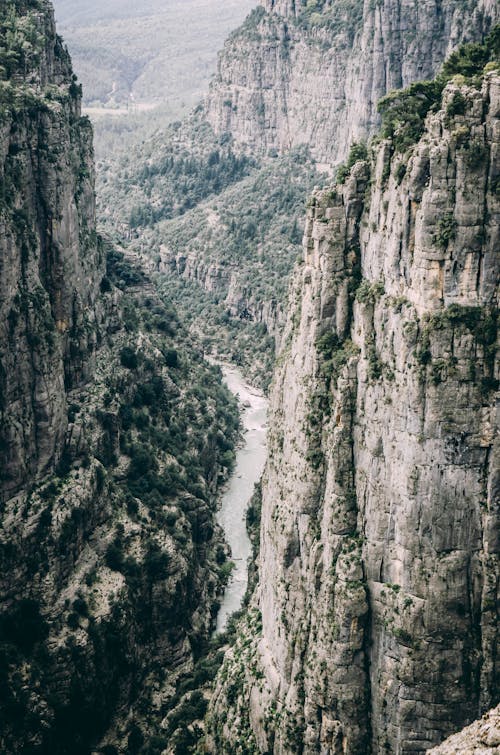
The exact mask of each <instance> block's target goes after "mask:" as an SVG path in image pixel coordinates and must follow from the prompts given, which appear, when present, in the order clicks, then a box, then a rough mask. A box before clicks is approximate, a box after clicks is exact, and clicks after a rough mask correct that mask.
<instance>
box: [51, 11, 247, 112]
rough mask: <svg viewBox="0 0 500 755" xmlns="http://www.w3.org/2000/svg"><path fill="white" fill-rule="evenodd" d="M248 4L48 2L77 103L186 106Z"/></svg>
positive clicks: (176, 108)
mask: <svg viewBox="0 0 500 755" xmlns="http://www.w3.org/2000/svg"><path fill="white" fill-rule="evenodd" d="M255 4H256V2H255V0H227V2H225V3H223V4H221V3H218V2H216V1H215V0H183V1H182V2H179V0H148V1H147V2H142V3H136V2H132V0H125V1H124V2H122V1H121V0H110V1H109V2H106V3H102V2H98V1H97V0H87V2H84V3H81V2H79V0H56V1H55V3H54V6H55V10H56V19H57V21H58V30H59V32H60V34H62V36H63V37H64V40H65V42H66V43H67V44H68V47H69V50H70V52H71V55H72V58H73V64H74V68H75V71H76V73H77V74H78V76H79V77H80V79H81V81H82V83H83V89H84V102H85V104H87V105H89V104H94V105H98V106H102V105H106V106H110V107H117V106H121V107H123V106H127V105H128V104H130V103H134V106H135V107H136V108H138V109H141V107H144V106H145V105H146V106H148V105H151V104H152V103H153V104H159V103H161V104H162V105H166V106H167V107H168V109H169V111H171V112H172V113H174V114H176V113H177V111H179V113H180V112H182V111H183V110H185V109H186V108H188V107H189V106H190V105H191V104H193V103H194V102H195V100H196V99H197V98H198V97H199V96H200V94H201V93H203V92H204V91H205V90H206V87H207V84H208V80H209V78H210V76H211V74H212V73H213V71H214V70H215V64H216V57H217V51H218V50H219V49H220V48H221V46H222V43H223V41H224V39H225V37H226V36H227V34H228V33H229V32H230V31H231V30H232V29H234V28H235V26H237V25H238V24H239V23H240V22H241V21H242V20H243V19H244V17H245V15H246V14H247V13H248V12H249V11H250V10H251V8H252V7H254V6H255Z"/></svg>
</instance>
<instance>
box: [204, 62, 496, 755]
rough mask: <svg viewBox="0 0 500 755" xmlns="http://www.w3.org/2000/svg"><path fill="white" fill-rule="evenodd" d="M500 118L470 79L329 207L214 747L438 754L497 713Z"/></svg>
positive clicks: (310, 231) (221, 689)
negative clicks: (434, 749)
mask: <svg viewBox="0 0 500 755" xmlns="http://www.w3.org/2000/svg"><path fill="white" fill-rule="evenodd" d="M457 103H460V107H457ZM499 117H500V78H499V76H498V74H489V75H488V76H486V78H485V79H484V82H483V85H482V90H478V89H475V88H473V87H467V86H463V87H462V88H461V89H460V88H458V86H457V85H455V84H449V85H448V86H447V88H446V89H445V92H444V96H443V101H442V109H441V110H440V111H439V112H437V113H435V114H432V115H429V116H428V118H427V121H426V129H425V133H424V134H423V136H422V137H421V138H420V140H419V141H418V143H417V144H416V145H415V146H414V147H413V148H412V149H411V151H410V152H409V153H407V154H405V155H404V156H403V154H398V152H397V151H394V146H393V145H391V143H390V142H388V141H382V142H380V144H379V145H378V146H377V147H376V149H375V151H374V154H373V157H372V160H371V161H370V162H368V163H367V162H362V161H361V162H357V163H356V164H355V165H354V166H353V168H352V170H351V172H350V175H349V177H348V178H347V180H346V182H345V185H344V186H334V187H332V188H331V189H326V190H324V191H321V192H318V193H316V194H315V195H314V196H313V198H312V201H311V202H310V207H309V209H308V215H307V224H306V232H305V237H304V261H303V263H302V264H301V265H300V266H298V267H297V269H296V272H295V275H294V279H293V284H292V287H291V293H290V312H289V317H288V324H287V326H286V328H285V333H284V338H283V347H282V352H281V355H280V357H279V359H278V366H277V370H276V374H275V379H274V387H273V392H272V399H271V408H272V409H271V418H270V428H271V430H270V434H269V445H270V452H269V461H268V465H267V469H266V472H265V475H264V480H263V490H262V493H263V505H262V525H261V547H260V557H259V584H258V587H257V590H256V593H255V595H254V599H253V604H252V610H251V611H250V612H249V616H248V617H247V619H246V623H245V622H244V623H243V626H242V628H241V634H240V637H239V639H238V641H237V642H236V645H235V647H234V648H233V649H232V650H231V652H230V653H229V655H228V658H227V659H226V662H225V666H224V667H223V671H222V673H221V674H220V676H219V683H218V688H217V691H216V694H215V698H214V703H213V705H212V717H211V723H210V731H211V737H212V739H211V747H212V750H211V751H213V752H227V753H230V752H238V751H240V750H239V749H238V747H242V743H243V742H246V743H247V748H248V749H244V750H241V751H244V752H261V753H264V752H273V753H276V754H277V753H299V752H300V753H304V755H306V754H307V755H309V754H312V753H319V752H321V753H330V754H331V755H333V753H339V754H340V753H349V754H351V755H355V754H356V755H359V754H360V753H374V754H376V755H380V754H381V753H396V752H398V753H405V754H406V753H422V752H425V751H426V750H427V749H428V748H429V747H431V746H433V745H434V744H436V743H438V742H440V741H442V739H443V738H444V737H446V736H448V735H449V734H450V733H452V732H453V731H456V730H457V729H458V728H460V726H462V725H463V724H464V723H467V722H469V721H471V720H473V719H474V718H476V717H477V714H478V712H479V711H484V710H487V709H488V708H489V707H491V706H492V705H493V704H495V702H496V700H497V695H498V688H497V684H498V678H499V676H498V672H499V669H498V665H497V664H498V660H497V655H496V651H495V648H496V646H497V642H498V636H497V631H498V630H497V624H496V607H497V605H498V584H499V550H500V548H499V541H498V531H499V530H498V501H499V492H500V489H499V476H498V470H499V453H500V447H499V443H498V424H497V423H498V418H497V415H496V412H495V399H496V397H497V390H498V376H499V375H498V371H499V367H498V332H497V314H498V311H497V296H498V280H499V278H498V276H499V258H498V244H499V236H498V233H499V220H500V215H499V213H500V204H499V196H498V190H497V188H498V177H499V170H500V168H499V163H498V154H499V137H500V121H499ZM228 703H229V705H228Z"/></svg>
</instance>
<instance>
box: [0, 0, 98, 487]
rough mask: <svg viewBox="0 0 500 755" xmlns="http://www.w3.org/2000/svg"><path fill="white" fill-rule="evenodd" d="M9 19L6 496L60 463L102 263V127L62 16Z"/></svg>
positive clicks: (1, 254)
mask: <svg viewBox="0 0 500 755" xmlns="http://www.w3.org/2000/svg"><path fill="white" fill-rule="evenodd" d="M0 24H1V31H2V35H4V34H5V35H6V38H7V39H8V40H10V42H11V46H10V48H7V49H5V48H4V49H3V54H4V56H5V60H2V65H3V67H2V68H1V69H0V71H1V72H0V78H1V79H2V80H1V81H0V87H1V89H0V172H1V173H0V180H1V182H2V186H3V188H2V197H1V204H0V213H1V214H0V222H1V234H0V273H1V274H0V413H1V414H0V449H1V450H2V469H1V472H0V501H1V500H5V499H6V498H8V497H10V496H12V495H14V494H15V493H16V492H18V491H19V490H20V489H21V487H22V486H23V485H25V484H26V483H27V482H28V481H31V482H32V481H33V480H35V479H37V478H38V477H40V475H42V474H44V473H47V472H48V471H50V470H51V469H53V468H54V467H55V465H56V464H57V462H58V461H59V459H60V456H61V452H62V448H63V439H64V435H65V433H66V429H67V425H68V420H67V400H66V394H67V391H68V390H70V389H71V388H74V387H76V386H78V385H79V384H82V383H83V382H85V380H87V379H88V378H89V377H90V376H91V374H92V360H93V357H92V355H93V352H94V351H95V348H96V343H97V339H98V320H99V317H100V314H99V306H98V304H97V298H98V295H99V283H100V281H101V279H102V277H103V275H104V259H103V255H102V251H101V249H100V248H99V244H98V241H97V236H96V232H95V201H94V180H93V177H94V167H93V162H92V130H91V127H90V123H89V121H88V119H86V118H82V117H81V112H80V94H81V92H80V87H79V86H78V85H77V84H76V83H75V81H74V80H73V78H72V71H71V64H70V60H69V56H68V53H67V51H66V50H65V49H64V48H63V46H62V43H61V40H60V39H59V38H58V37H57V36H56V32H55V26H54V17H53V12H52V9H51V7H50V6H49V4H48V3H46V2H44V1H43V0H40V2H31V3H21V2H18V3H6V4H4V7H3V9H2V10H1V11H0ZM101 315H102V313H101Z"/></svg>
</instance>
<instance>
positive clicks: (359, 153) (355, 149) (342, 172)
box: [336, 142, 368, 184]
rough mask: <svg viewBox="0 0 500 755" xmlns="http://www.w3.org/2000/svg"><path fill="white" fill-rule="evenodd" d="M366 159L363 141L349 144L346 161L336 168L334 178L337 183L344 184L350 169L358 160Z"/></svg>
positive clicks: (366, 151)
mask: <svg viewBox="0 0 500 755" xmlns="http://www.w3.org/2000/svg"><path fill="white" fill-rule="evenodd" d="M367 159H368V148H367V146H366V144H365V143H364V142H359V143H358V142H357V143H354V144H353V145H352V146H351V149H350V150H349V156H348V158H347V162H345V163H341V164H340V165H339V167H338V168H337V174H336V179H337V183H338V184H344V183H345V182H346V179H347V177H348V176H349V174H350V172H351V169H352V168H353V166H354V165H355V164H356V163H357V162H358V160H367Z"/></svg>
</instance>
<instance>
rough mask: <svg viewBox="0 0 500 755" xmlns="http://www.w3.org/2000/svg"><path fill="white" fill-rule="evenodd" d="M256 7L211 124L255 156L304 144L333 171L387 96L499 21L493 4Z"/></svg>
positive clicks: (213, 102)
mask: <svg viewBox="0 0 500 755" xmlns="http://www.w3.org/2000/svg"><path fill="white" fill-rule="evenodd" d="M262 5H263V6H264V8H262V7H260V8H258V9H257V10H255V11H254V12H253V14H252V15H251V16H250V17H249V18H248V19H247V21H246V22H245V24H244V25H243V26H242V27H241V29H240V30H239V31H238V32H236V33H235V34H233V35H232V37H230V39H229V41H228V42H227V43H226V46H225V48H224V52H223V53H222V55H221V57H220V60H219V66H218V74H217V77H216V79H215V80H214V83H213V85H212V87H211V90H210V93H209V95H208V98H207V102H206V115H207V118H208V121H209V122H210V124H211V125H212V126H213V128H214V129H215V131H216V133H218V134H224V133H229V134H231V135H232V137H233V138H234V139H235V141H236V142H237V143H238V144H239V145H241V146H244V147H245V148H247V149H249V150H250V151H251V152H253V153H260V154H266V153H267V152H269V151H271V152H272V151H275V150H278V151H280V152H283V151H286V150H288V149H289V148H290V147H292V146H295V145H300V144H307V145H308V146H309V147H310V148H311V150H312V153H313V155H314V157H315V158H316V159H317V160H318V161H319V162H326V163H333V164H334V165H335V164H338V163H339V162H340V161H341V160H343V159H344V158H345V156H346V152H347V150H348V148H349V145H350V144H351V143H352V142H353V141H358V140H361V139H366V137H367V136H368V135H370V134H372V133H373V132H374V130H376V128H377V127H378V124H379V117H378V114H377V103H378V101H379V99H380V98H381V97H382V96H383V95H384V94H386V93H387V92H388V91H390V90H392V89H398V88H401V87H405V86H408V84H410V83H411V82H413V81H417V80H422V79H429V78H432V77H433V76H434V75H435V74H436V72H437V70H438V69H439V67H440V66H441V64H442V62H443V60H444V59H445V57H446V56H447V55H448V54H449V53H450V51H451V50H452V49H453V48H454V47H456V46H457V45H458V44H459V43H461V42H464V41H471V40H472V41H476V40H481V39H482V37H483V36H484V34H485V33H486V32H487V31H488V30H489V28H490V25H491V23H492V22H493V21H494V20H495V19H496V18H497V17H498V5H497V4H496V3H495V2H494V0H481V1H480V2H478V3H472V4H468V5H466V6H464V4H463V3H461V2H457V0H444V2H435V1H434V0H430V1H429V2H426V3H425V5H424V6H423V5H422V3H421V2H410V3H405V4H403V3H401V2H400V0H384V2H382V3H373V2H371V0H366V1H365V2H363V0H349V1H348V2H345V3H338V2H324V1H320V2H316V3H305V2H299V1H298V0H278V1H277V2H275V1H274V0H266V2H265V3H262ZM306 6H307V7H306Z"/></svg>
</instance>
